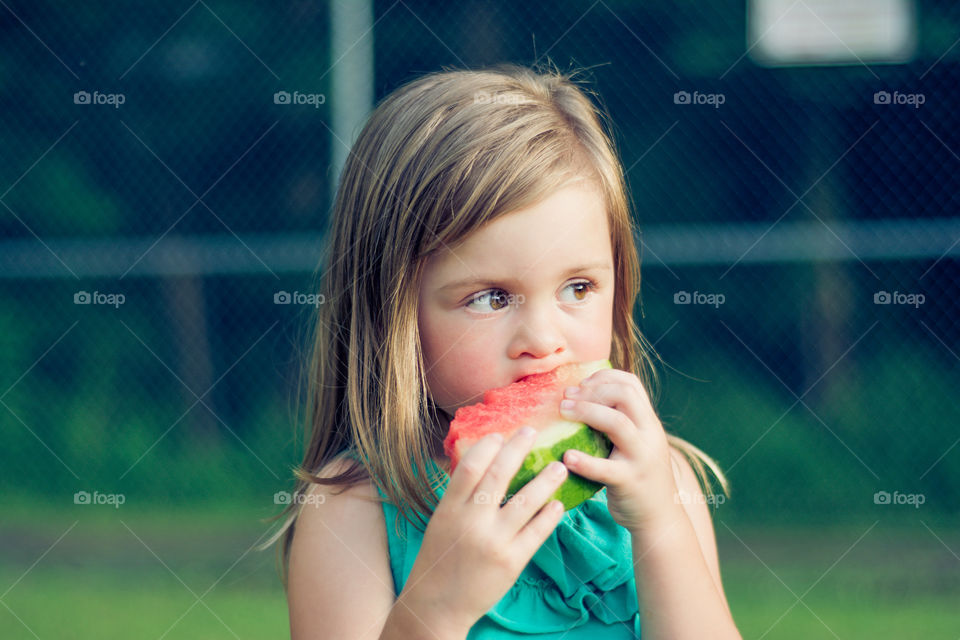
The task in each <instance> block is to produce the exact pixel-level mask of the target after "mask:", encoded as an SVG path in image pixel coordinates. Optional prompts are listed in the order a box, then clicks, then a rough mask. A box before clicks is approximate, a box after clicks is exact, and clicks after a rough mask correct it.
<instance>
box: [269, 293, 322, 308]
mask: <svg viewBox="0 0 960 640" xmlns="http://www.w3.org/2000/svg"><path fill="white" fill-rule="evenodd" d="M325 301H326V297H325V296H324V295H323V294H322V293H300V292H299V291H294V292H293V293H290V292H289V291H277V292H276V293H274V294H273V304H309V305H311V306H314V307H319V306H320V305H322V304H323V303H324V302H325Z"/></svg>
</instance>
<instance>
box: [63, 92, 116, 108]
mask: <svg viewBox="0 0 960 640" xmlns="http://www.w3.org/2000/svg"><path fill="white" fill-rule="evenodd" d="M126 101H127V96H125V95H124V94H122V93H101V92H99V91H94V92H92V93H91V92H89V91H77V92H76V93H74V94H73V104H103V105H109V106H111V107H113V108H114V109H119V108H120V105H122V104H123V103H124V102H126Z"/></svg>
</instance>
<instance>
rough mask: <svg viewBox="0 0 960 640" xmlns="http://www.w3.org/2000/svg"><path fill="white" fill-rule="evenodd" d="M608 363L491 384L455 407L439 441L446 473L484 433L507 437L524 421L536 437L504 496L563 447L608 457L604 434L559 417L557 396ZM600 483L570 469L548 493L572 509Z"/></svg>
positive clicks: (568, 367) (565, 367)
mask: <svg viewBox="0 0 960 640" xmlns="http://www.w3.org/2000/svg"><path fill="white" fill-rule="evenodd" d="M610 368H611V365H610V361H609V360H596V361H594V362H584V363H579V364H576V363H575V364H567V365H563V366H560V367H557V368H556V369H554V370H553V371H548V372H546V373H538V374H535V375H532V376H528V377H527V378H524V379H523V380H519V381H517V382H514V383H513V384H510V385H507V386H506V387H500V388H498V389H491V390H489V391H487V392H486V393H485V394H484V395H483V402H480V403H477V404H474V405H470V406H467V407H461V408H459V409H457V411H456V413H455V414H454V417H453V420H452V421H451V422H450V431H449V433H448V434H447V437H446V438H445V439H444V441H443V449H444V452H445V453H446V454H447V456H449V458H450V473H451V474H452V473H453V471H454V470H455V469H456V468H457V463H458V462H459V461H460V459H461V458H463V456H464V455H465V454H466V453H467V451H469V450H470V448H471V447H473V445H475V444H476V443H477V442H478V441H479V440H481V439H482V438H483V437H484V436H486V435H488V434H490V433H500V434H502V435H503V440H504V442H506V441H507V440H509V439H510V438H511V437H512V436H513V434H514V433H515V432H516V431H517V430H518V429H521V428H522V427H524V426H526V425H529V426H531V427H533V428H534V429H536V430H537V432H538V434H537V439H536V441H535V442H534V444H533V447H532V448H531V449H530V453H528V454H527V457H526V458H525V459H524V461H523V464H522V465H521V467H520V470H519V471H518V472H517V474H516V475H515V476H514V477H513V479H512V480H511V481H510V486H509V487H508V488H507V493H506V495H505V496H504V498H505V499H509V498H510V497H511V496H512V495H514V494H515V493H516V492H517V491H519V490H520V489H521V488H522V487H523V485H525V484H526V483H527V482H529V481H530V480H532V479H533V478H534V476H536V475H537V474H538V473H540V471H541V470H542V469H543V468H544V467H546V466H547V465H548V464H550V463H551V462H552V461H554V460H561V461H562V458H563V454H564V452H566V450H567V449H577V450H579V451H583V452H585V453H588V454H590V455H592V456H596V457H598V458H606V457H607V456H608V455H610V450H611V449H612V445H611V443H610V440H609V439H608V438H607V436H606V435H604V434H603V433H600V432H599V431H596V430H595V429H592V428H590V427H589V426H588V425H586V424H584V423H582V422H575V421H571V420H567V419H566V418H564V417H563V416H561V415H560V401H561V400H562V399H563V391H564V389H565V388H566V387H575V386H577V385H578V384H580V381H581V380H583V379H585V378H587V377H588V376H590V375H591V374H592V373H594V372H595V371H599V370H600V369H610ZM602 488H603V485H602V484H600V483H597V482H594V481H592V480H588V479H586V478H584V477H583V476H579V475H577V474H575V473H573V472H570V473H568V475H567V479H566V480H565V481H564V482H563V484H561V485H560V487H559V488H558V489H557V491H556V493H554V494H553V496H552V498H553V499H557V500H560V501H561V502H562V503H563V507H564V509H565V510H570V509H572V508H574V507H576V506H577V505H579V504H580V503H582V502H583V501H584V500H587V499H588V498H590V496H592V495H593V494H595V493H596V492H597V491H599V490H600V489H602Z"/></svg>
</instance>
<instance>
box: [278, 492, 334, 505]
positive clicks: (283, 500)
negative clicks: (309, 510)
mask: <svg viewBox="0 0 960 640" xmlns="http://www.w3.org/2000/svg"><path fill="white" fill-rule="evenodd" d="M326 501H327V496H325V495H323V494H319V495H318V494H315V493H290V492H289V491H277V492H276V493H275V494H273V504H284V505H286V504H323V503H324V502H326Z"/></svg>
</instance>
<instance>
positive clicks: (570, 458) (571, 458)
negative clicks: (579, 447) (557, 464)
mask: <svg viewBox="0 0 960 640" xmlns="http://www.w3.org/2000/svg"><path fill="white" fill-rule="evenodd" d="M563 457H564V459H565V460H566V461H567V464H576V463H577V462H579V461H580V454H578V453H577V452H576V451H567V453H566V454H565V455H564V456H563Z"/></svg>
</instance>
